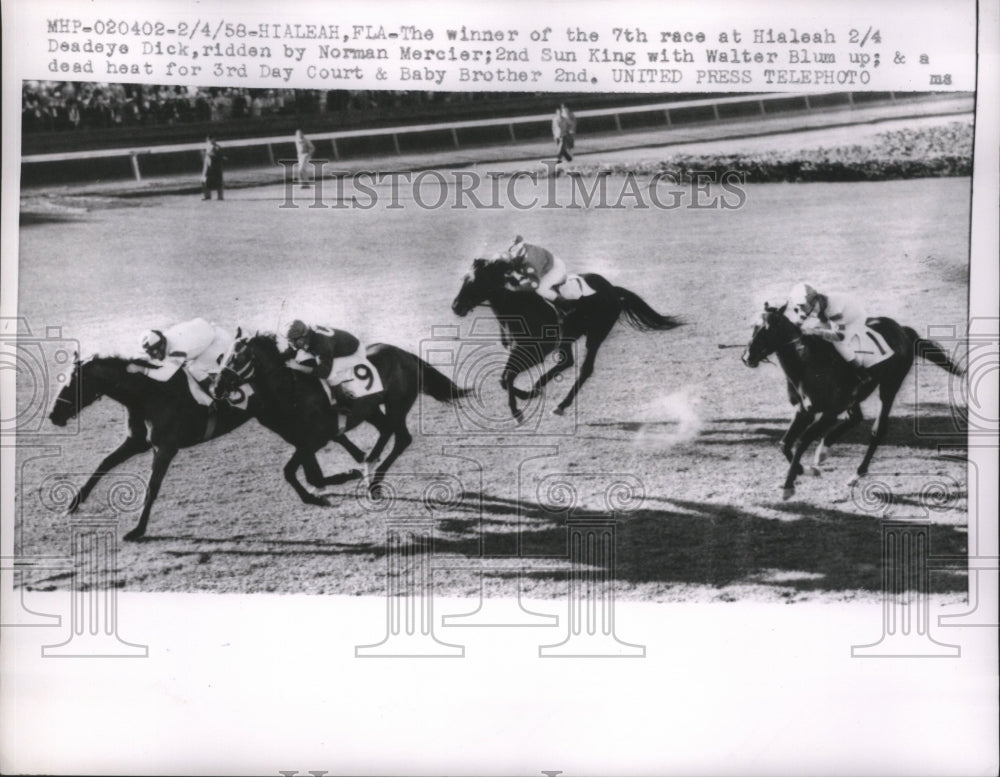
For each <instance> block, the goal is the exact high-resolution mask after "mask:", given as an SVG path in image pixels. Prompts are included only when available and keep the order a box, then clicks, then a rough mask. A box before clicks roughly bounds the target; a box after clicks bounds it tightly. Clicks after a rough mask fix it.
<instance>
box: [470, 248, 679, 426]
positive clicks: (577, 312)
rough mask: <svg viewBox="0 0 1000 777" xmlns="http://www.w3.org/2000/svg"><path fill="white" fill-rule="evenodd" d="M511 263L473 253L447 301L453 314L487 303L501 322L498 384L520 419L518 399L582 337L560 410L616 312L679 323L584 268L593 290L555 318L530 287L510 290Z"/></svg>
mask: <svg viewBox="0 0 1000 777" xmlns="http://www.w3.org/2000/svg"><path fill="white" fill-rule="evenodd" d="M511 270H512V264H511V262H509V261H508V260H505V259H492V260H488V259H476V260H475V261H474V262H473V263H472V270H471V272H469V273H468V274H467V275H466V276H465V280H464V281H463V283H462V288H461V289H460V290H459V292H458V296H456V297H455V301H454V302H452V304H451V309H452V310H453V311H454V312H455V314H456V315H459V316H465V315H468V313H469V312H470V311H471V310H472V309H473V308H475V307H477V306H479V305H482V304H487V305H489V306H490V308H491V309H492V310H493V314H494V315H495V316H496V317H497V320H498V321H499V322H500V328H501V339H502V341H503V344H504V346H506V347H508V348H509V349H510V355H509V356H508V358H507V364H506V366H505V367H504V369H503V373H502V374H501V377H500V385H501V387H502V388H504V389H506V390H507V401H508V404H509V405H510V412H511V414H512V415H513V416H514V418H515V419H517V420H518V421H520V420H521V419H522V417H523V412H522V411H521V410H520V409H519V408H518V406H517V400H518V399H532V398H534V397H536V396H538V394H539V393H540V392H541V390H542V389H543V388H544V387H545V385H546V384H547V383H548V382H549V381H550V380H552V378H554V377H555V376H556V375H558V374H559V373H561V372H563V371H564V370H566V369H568V368H569V367H571V366H573V343H574V342H576V341H577V340H578V339H580V338H581V337H586V338H587V339H586V347H587V354H586V356H585V357H584V359H583V364H582V365H581V366H580V372H579V375H577V378H576V382H575V383H574V384H573V387H572V388H571V389H570V390H569V393H568V394H567V395H566V397H565V398H564V399H563V400H562V402H560V403H559V405H558V406H557V407H556V409H555V410H554V411H553V412H555V413H556V414H557V415H562V414H563V413H564V412H565V410H566V408H568V407H569V406H570V405H571V404H572V403H573V400H574V399H575V398H576V394H577V392H578V391H579V390H580V388H581V387H582V386H583V384H584V383H585V382H586V381H587V378H589V377H590V376H591V374H592V373H593V371H594V359H595V358H596V357H597V351H598V349H599V348H600V347H601V343H603V342H604V339H605V338H606V337H607V336H608V333H609V332H611V329H612V328H613V327H614V325H615V323H616V322H617V321H618V319H619V317H620V316H621V315H623V314H624V316H625V320H626V321H627V322H628V323H629V324H630V325H631V326H632V327H633V328H634V329H637V330H639V331H641V332H656V331H667V330H669V329H673V328H674V327H677V326H680V324H681V322H680V321H678V320H677V319H675V318H672V317H671V316H663V315H660V314H659V313H657V312H656V311H655V310H653V309H652V308H651V307H650V306H649V305H648V304H646V302H645V301H643V299H642V298H641V297H640V296H639V295H638V294H635V293H634V292H631V291H629V290H628V289H623V288H621V287H620V286H612V285H611V283H610V282H609V281H608V280H606V279H605V278H603V277H601V276H600V275H596V274H593V273H591V274H587V275H584V276H582V277H583V279H584V280H585V281H586V282H587V283H588V284H589V285H590V287H591V288H592V289H593V290H594V291H595V292H596V293H595V294H592V295H590V296H587V297H582V298H580V299H579V300H576V301H574V302H573V303H571V304H572V305H573V307H572V308H571V309H570V310H569V311H568V312H567V313H566V315H565V318H564V319H563V321H561V322H560V321H559V315H558V314H557V313H556V310H555V309H554V308H553V307H552V306H551V305H550V304H549V303H548V302H546V301H545V300H544V299H542V298H541V297H540V296H538V294H536V293H535V292H534V291H531V290H522V289H518V290H512V289H511V288H510V286H509V285H508V284H509V278H510V273H511ZM553 351H555V352H556V355H557V357H558V358H557V360H556V364H555V366H553V367H552V368H551V369H549V370H548V371H547V372H546V373H544V374H543V375H542V376H541V377H540V378H539V379H538V380H537V381H535V384H534V386H532V388H531V390H530V391H524V390H523V389H519V388H516V387H515V386H514V380H515V378H517V376H518V375H519V374H520V373H522V372H524V371H525V370H527V369H530V368H531V367H533V366H535V365H536V364H541V363H542V361H543V360H544V359H545V357H546V356H548V355H549V354H550V353H552V352H553Z"/></svg>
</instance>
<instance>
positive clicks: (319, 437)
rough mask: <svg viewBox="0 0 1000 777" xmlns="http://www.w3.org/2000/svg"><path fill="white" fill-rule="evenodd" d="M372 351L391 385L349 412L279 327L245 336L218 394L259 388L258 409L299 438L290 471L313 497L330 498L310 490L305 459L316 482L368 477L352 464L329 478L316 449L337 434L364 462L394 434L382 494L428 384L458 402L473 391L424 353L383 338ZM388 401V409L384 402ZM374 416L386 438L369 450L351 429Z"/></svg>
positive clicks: (376, 480)
mask: <svg viewBox="0 0 1000 777" xmlns="http://www.w3.org/2000/svg"><path fill="white" fill-rule="evenodd" d="M367 355H368V359H369V360H370V361H371V363H372V364H374V365H375V368H376V369H377V370H378V372H379V376H380V377H381V378H382V386H383V389H384V390H383V391H382V392H380V393H378V394H373V395H371V396H368V397H359V398H358V399H355V400H353V401H352V402H351V405H350V408H349V409H348V411H347V413H346V415H345V416H341V415H340V414H338V412H337V411H338V407H337V406H331V404H330V400H329V398H328V397H327V395H326V392H325V391H324V389H323V386H322V385H321V384H320V379H319V378H317V377H315V376H312V375H307V374H304V373H302V372H299V371H297V370H293V369H289V368H288V367H287V366H286V363H285V357H284V356H283V355H282V353H281V351H280V350H279V348H278V344H277V341H276V338H275V336H274V335H273V334H257V335H254V336H253V337H250V338H243V339H239V340H237V342H236V345H235V347H234V348H233V352H232V354H231V355H230V357H229V358H228V359H227V360H226V363H225V364H224V365H223V368H222V371H221V372H220V373H219V376H218V378H217V379H216V381H215V384H214V386H213V393H214V394H215V395H216V396H217V397H220V396H225V395H226V394H228V393H230V392H232V391H233V390H235V389H237V388H238V387H239V386H241V385H243V384H249V385H250V387H251V388H252V389H253V391H254V393H253V395H252V397H251V400H252V401H255V405H254V415H255V416H256V418H257V420H258V421H260V423H261V424H263V425H264V426H266V427H267V428H268V429H270V430H271V431H273V432H276V433H277V434H278V435H280V436H281V437H282V438H283V439H284V440H285V441H286V442H288V443H290V444H291V445H293V446H295V452H294V453H293V454H292V457H291V458H290V459H289V460H288V463H287V464H285V469H284V473H285V479H286V480H287V481H288V482H289V483H290V484H291V485H292V487H293V488H294V489H295V491H296V493H297V494H298V495H299V497H301V499H302V501H304V502H306V503H307V504H314V505H326V504H327V502H326V501H325V500H323V499H322V498H321V497H317V496H315V495H313V494H311V493H309V492H308V491H307V490H306V489H305V488H304V487H303V486H302V485H301V484H300V483H299V482H298V480H297V478H296V476H295V473H296V470H297V469H298V468H299V466H300V465H302V466H303V467H304V468H305V474H306V479H307V480H308V481H309V483H310V484H311V485H313V486H317V487H321V486H325V485H336V484H337V483H341V482H344V481H345V480H351V479H354V478H359V477H361V473H360V472H358V471H357V470H352V471H350V472H347V473H343V474H341V475H334V476H332V477H331V478H323V477H322V473H320V471H319V465H318V464H317V463H316V452H317V451H318V450H320V448H322V447H323V446H325V445H326V444H327V443H328V442H330V441H331V440H332V441H334V442H337V443H340V444H341V445H343V446H344V447H345V448H346V449H347V450H348V452H349V453H351V455H352V456H353V457H354V460H355V461H356V462H361V461H362V459H364V461H365V463H366V464H370V463H374V462H376V461H378V459H379V457H381V455H382V452H383V451H384V450H385V446H386V445H387V444H388V442H389V439H390V438H392V437H395V439H394V442H393V447H392V450H391V451H390V452H389V455H388V456H386V458H385V461H383V462H382V463H381V464H379V466H378V467H377V468H376V470H375V473H374V475H373V476H372V478H371V482H370V484H369V490H370V492H371V494H372V495H373V496H378V495H379V484H380V483H381V482H382V480H383V478H384V477H385V473H386V470H388V469H389V467H391V466H392V463H393V462H394V461H395V460H396V459H397V458H399V455H400V454H401V453H402V452H403V451H404V450H406V448H407V447H408V446H409V445H410V443H411V442H412V441H413V436H412V435H411V434H410V432H409V430H408V429H407V428H406V417H407V415H408V414H409V412H410V409H411V408H412V407H413V404H414V402H416V401H417V397H418V395H419V394H420V393H421V392H422V393H424V394H428V395H430V396H431V397H433V398H434V399H436V400H438V401H439V402H451V401H454V400H457V399H460V398H461V397H464V396H466V395H467V394H468V393H469V391H468V390H467V389H462V388H459V387H458V386H456V385H455V384H454V383H453V382H452V381H451V380H450V379H449V378H448V377H446V376H445V375H443V374H442V373H440V372H439V371H438V370H436V369H435V368H434V367H432V366H431V365H430V364H428V363H427V362H425V361H424V360H423V359H421V358H419V357H418V356H415V355H414V354H412V353H409V352H407V351H404V350H403V349H401V348H397V347H395V346H393V345H385V344H381V343H379V344H376V345H372V346H369V347H368V349H367ZM380 404H384V406H385V412H382V410H381V409H380V408H379V405H380ZM363 422H367V423H370V424H371V425H372V426H374V427H375V428H376V429H377V430H378V433H379V437H378V440H377V441H376V443H375V446H374V447H373V448H372V450H371V452H370V453H369V454H368V456H367V458H365V456H364V454H363V453H362V451H361V450H360V449H358V448H357V447H356V446H355V445H354V444H353V443H351V442H350V441H348V440H347V438H346V437H345V433H346V432H347V431H349V430H351V429H353V428H355V427H356V426H358V425H359V424H361V423H363Z"/></svg>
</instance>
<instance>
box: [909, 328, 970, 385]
mask: <svg viewBox="0 0 1000 777" xmlns="http://www.w3.org/2000/svg"><path fill="white" fill-rule="evenodd" d="M903 331H905V332H906V334H907V335H908V336H909V337H911V338H912V339H913V349H914V350H913V352H914V354H916V355H917V356H922V357H924V358H925V359H926V360H927V361H929V362H930V363H931V364H936V365H937V366H938V367H941V368H942V369H945V370H948V372H950V373H951V374H952V375H957V376H958V377H963V376H964V375H965V370H964V369H962V367H961V366H959V365H958V364H955V362H953V361H952V360H951V356H949V355H948V352H947V351H946V350H945V349H944V346H942V345H941V344H940V343H936V342H934V341H933V340H927V339H925V338H923V337H920V335H918V334H917V333H916V331H915V330H913V329H911V328H910V327H908V326H904V327H903Z"/></svg>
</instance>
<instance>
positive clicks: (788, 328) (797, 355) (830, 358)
mask: <svg viewBox="0 0 1000 777" xmlns="http://www.w3.org/2000/svg"><path fill="white" fill-rule="evenodd" d="M785 308H786V305H782V306H781V307H780V308H775V307H771V306H770V305H767V304H765V305H764V314H763V317H762V319H761V323H759V324H757V325H756V326H755V327H754V330H753V335H752V336H751V339H750V343H749V345H747V348H746V351H745V352H744V353H743V356H742V359H743V363H744V364H746V365H747V366H748V367H756V366H757V365H758V364H760V363H761V362H762V361H764V360H765V359H767V357H768V356H770V355H771V354H775V355H777V357H778V363H779V364H780V365H781V369H782V370H784V372H785V377H786V378H787V379H788V389H789V398H790V399H792V401H793V403H795V401H796V398H798V399H799V401H798V403H797V409H796V413H795V418H793V419H792V423H791V425H790V426H789V427H788V431H787V432H785V435H784V437H782V441H781V449H782V452H783V453H784V454H785V458H786V459H788V461H789V468H788V474H787V476H786V477H785V485H784V490H783V497H784V498H785V499H790V498H791V497H792V496H793V495H794V494H795V478H796V477H797V476H798V475H800V474H802V471H803V470H802V466H801V463H800V461H801V459H802V456H803V454H804V453H805V451H806V448H808V447H809V445H810V444H811V443H812V442H813V441H814V440H816V439H821V440H822V442H821V443H820V445H821V447H822V445H824V444H825V445H832V444H833V443H835V442H836V441H837V440H839V439H840V438H841V437H842V436H843V435H844V434H845V433H846V432H847V431H849V430H850V429H852V428H854V427H855V426H857V425H858V424H859V423H861V422H862V421H863V420H864V416H863V415H862V413H861V407H860V403H861V402H862V401H863V400H864V399H865V398H866V397H868V396H869V395H870V394H871V393H872V392H873V391H874V390H875V389H876V388H878V391H879V400H880V401H881V409H880V410H879V415H878V418H877V419H875V424H874V426H873V427H872V436H871V440H870V441H869V443H868V450H866V451H865V455H864V458H863V459H862V460H861V464H860V466H859V467H858V469H857V474H856V476H855V477H854V478H852V480H851V484H852V485H853V484H854V483H856V482H857V479H858V478H861V477H864V476H865V475H866V474H867V472H868V465H869V464H870V463H871V460H872V456H873V455H874V454H875V449H876V448H877V447H878V445H879V443H880V442H881V441H882V440H883V439H884V437H885V434H886V427H887V426H888V418H889V413H890V412H891V411H892V405H893V402H895V400H896V394H897V393H899V389H900V386H902V384H903V379H904V378H905V377H906V376H907V374H908V373H909V371H910V368H911V367H912V366H913V362H914V359H915V358H916V356H917V355H918V354H919V355H920V356H922V357H923V358H925V359H927V361H929V362H931V363H933V364H936V365H938V366H939V367H941V368H943V369H946V370H948V372H950V373H951V374H952V375H958V376H962V375H964V373H963V371H962V369H961V368H960V367H959V366H958V365H956V364H954V363H953V362H952V361H951V359H949V358H948V354H947V353H946V352H945V350H944V348H942V347H941V346H940V345H939V344H938V343H935V342H934V341H933V340H925V339H923V338H921V337H920V336H919V335H918V334H917V333H916V332H915V331H914V330H913V329H911V328H910V327H908V326H900V325H899V324H898V323H896V322H895V321H893V320H892V319H891V318H872V319H869V320H868V325H869V326H870V327H871V328H872V329H874V330H875V331H877V332H878V333H879V334H881V335H882V336H883V337H884V338H885V340H886V342H887V343H888V344H889V347H890V348H892V351H893V353H892V356H890V357H889V358H888V359H886V360H885V361H882V362H880V363H879V364H876V365H875V366H873V367H871V368H870V369H869V370H868V375H869V377H870V378H871V380H870V381H867V382H866V383H864V384H863V385H861V386H859V383H858V378H857V376H856V374H855V371H854V369H853V368H852V367H851V366H850V365H849V364H848V363H847V362H846V361H844V359H843V358H842V357H841V356H840V355H839V354H838V353H837V351H836V349H835V348H834V347H833V345H832V344H831V343H829V342H827V341H826V340H824V339H822V338H820V337H815V336H811V335H803V334H802V331H801V330H800V329H799V327H798V326H796V325H795V324H794V323H792V322H791V321H790V320H789V319H788V318H787V317H786V316H785ZM859 388H860V391H859ZM843 412H846V413H847V418H845V419H843V420H841V421H840V422H839V423H838V422H837V421H838V416H839V415H840V414H841V413H843ZM817 415H819V419H817V418H816V416H817ZM817 453H818V454H819V452H817ZM819 460H820V458H819V455H817V463H818V462H819Z"/></svg>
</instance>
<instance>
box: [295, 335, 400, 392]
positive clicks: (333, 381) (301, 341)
mask: <svg viewBox="0 0 1000 777" xmlns="http://www.w3.org/2000/svg"><path fill="white" fill-rule="evenodd" d="M285 337H286V338H287V340H288V342H289V344H290V345H291V347H292V353H291V356H290V359H289V361H288V362H286V363H287V366H288V367H291V368H292V369H293V370H298V371H299V372H304V373H307V374H310V375H316V376H317V377H319V378H322V379H323V380H324V381H325V382H326V384H327V385H328V386H330V388H332V389H334V390H336V391H338V392H340V396H337V397H334V401H338V400H339V401H340V402H341V403H342V404H347V405H348V406H349V405H350V403H351V401H352V400H353V399H355V398H357V397H361V396H368V395H370V394H374V393H376V392H379V391H381V390H382V381H381V379H380V378H379V374H378V370H376V369H375V365H373V364H372V363H371V362H370V361H368V357H367V355H366V354H365V348H364V347H363V346H362V345H361V342H360V341H359V340H358V338H356V337H355V336H354V335H352V334H351V333H350V332H345V331H344V330H343V329H332V328H330V327H325V326H316V327H309V326H307V325H306V324H305V323H303V322H302V321H299V320H298V319H296V320H295V321H292V323H291V324H289V326H288V330H287V332H286V334H285ZM345 400H346V401H345Z"/></svg>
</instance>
